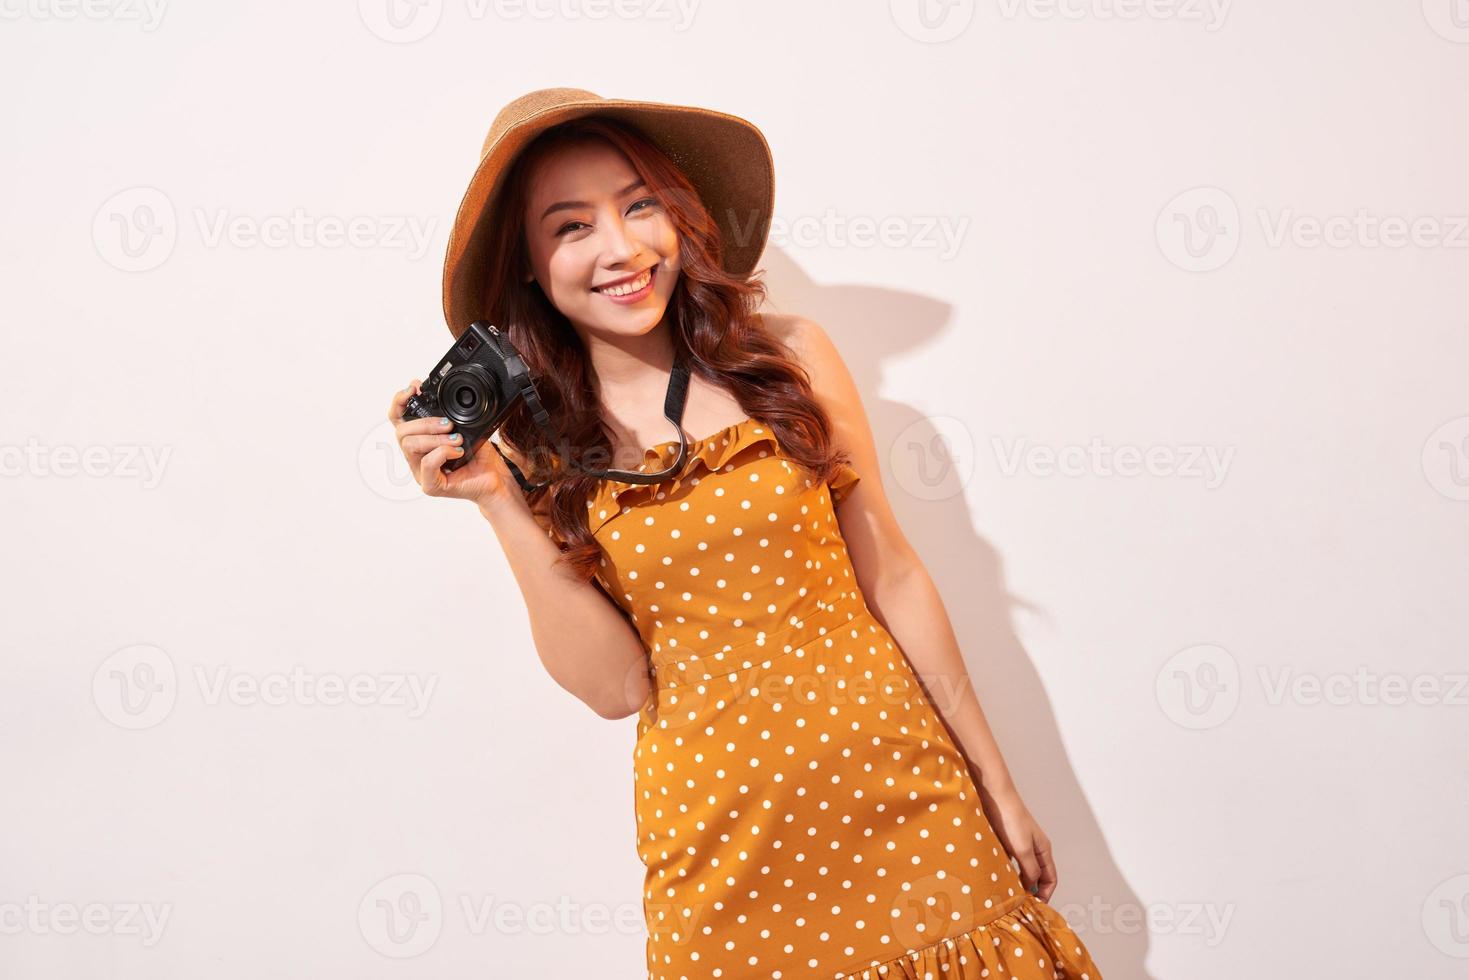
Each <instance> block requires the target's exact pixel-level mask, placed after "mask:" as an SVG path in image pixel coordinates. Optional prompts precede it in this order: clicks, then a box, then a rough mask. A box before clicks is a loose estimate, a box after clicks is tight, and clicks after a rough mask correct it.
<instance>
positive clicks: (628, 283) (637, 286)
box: [592, 265, 658, 296]
mask: <svg viewBox="0 0 1469 980" xmlns="http://www.w3.org/2000/svg"><path fill="white" fill-rule="evenodd" d="M657 271H658V267H657V266H656V265H655V266H649V267H648V268H646V269H644V270H643V271H642V272H640V273H638V274H637V275H636V276H633V277H632V278H631V279H625V280H623V281H622V282H618V283H612V284H611V285H608V286H593V287H592V292H594V293H601V294H603V295H604V296H629V295H631V294H633V293H636V292H639V291H641V290H643V289H646V288H647V286H648V284H649V283H651V282H652V281H653V276H654V274H655V273H656V272H657Z"/></svg>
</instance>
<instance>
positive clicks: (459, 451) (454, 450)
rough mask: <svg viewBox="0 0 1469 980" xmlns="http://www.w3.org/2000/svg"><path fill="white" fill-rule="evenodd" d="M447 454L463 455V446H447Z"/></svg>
mask: <svg viewBox="0 0 1469 980" xmlns="http://www.w3.org/2000/svg"><path fill="white" fill-rule="evenodd" d="M449 454H450V455H452V456H463V455H464V447H463V446H450V447H449Z"/></svg>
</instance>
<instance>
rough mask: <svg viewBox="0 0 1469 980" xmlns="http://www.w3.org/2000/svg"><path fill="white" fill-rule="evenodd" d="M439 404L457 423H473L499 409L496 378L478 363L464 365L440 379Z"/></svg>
mask: <svg viewBox="0 0 1469 980" xmlns="http://www.w3.org/2000/svg"><path fill="white" fill-rule="evenodd" d="M439 403H440V404H441V405H443V406H444V414H446V415H448V416H449V418H450V419H452V420H453V421H454V422H455V423H456V424H458V425H473V424H475V423H476V422H479V421H480V420H482V419H484V418H485V417H486V416H488V415H491V414H492V413H493V412H494V411H495V410H496V409H498V408H499V402H498V399H497V398H496V389H495V384H494V381H493V380H492V379H491V378H490V375H489V373H488V372H487V371H485V369H484V368H482V367H480V366H479V365H478V364H465V365H463V366H462V367H459V368H456V369H454V370H452V371H450V372H449V373H448V374H446V375H445V376H444V380H443V381H441V382H439Z"/></svg>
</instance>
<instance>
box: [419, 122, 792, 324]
mask: <svg viewBox="0 0 1469 980" xmlns="http://www.w3.org/2000/svg"><path fill="white" fill-rule="evenodd" d="M590 115H605V116H610V117H612V118H614V119H621V120H624V121H626V122H629V123H632V124H633V125H635V126H637V127H638V128H639V129H640V130H641V131H642V132H643V133H645V134H646V135H647V136H648V138H649V139H651V140H652V141H653V142H654V143H655V144H657V145H658V147H659V148H660V149H661V150H663V152H664V153H666V154H668V156H669V157H670V158H671V159H672V160H673V161H674V162H675V163H677V164H678V165H679V167H680V168H681V169H682V170H683V172H684V173H685V174H686V175H687V176H688V178H689V181H690V182H691V183H692V184H693V185H694V188H695V189H696V190H697V191H698V192H699V196H700V198H701V199H702V200H703V202H704V206H705V207H706V208H707V209H708V210H709V213H710V215H711V216H712V217H713V218H714V220H715V222H716V223H717V224H718V225H719V229H720V233H721V235H722V237H723V239H724V268H725V270H726V271H727V272H729V273H730V274H731V275H736V276H745V275H748V274H749V273H750V271H751V270H753V269H754V268H755V264H756V263H757V262H758V261H759V260H760V256H761V255H762V254H763V253H764V251H765V242H766V238H767V236H768V235H769V232H770V221H771V215H772V214H773V212H774V209H775V163H774V160H773V159H772V157H771V153H770V145H769V143H767V142H766V140H765V135H764V134H763V133H761V132H760V130H759V128H758V127H756V126H755V125H754V124H753V123H751V122H749V121H748V120H745V119H741V118H740V117H739V116H734V115H730V114H728V113H723V112H718V111H716V110H713V109H704V108H700V107H697V106H681V105H669V104H666V103H661V102H638V101H631V100H626V99H594V100H587V101H584V102H570V103H563V104H560V105H557V106H554V107H551V108H548V109H545V110H542V111H540V112H537V113H533V114H532V115H530V116H528V117H527V118H525V119H523V120H521V121H519V122H518V123H516V124H515V125H513V126H511V127H510V128H508V129H506V130H505V132H503V133H501V134H500V136H499V137H498V138H497V139H496V140H495V142H494V143H493V144H491V145H490V146H489V147H488V148H486V150H485V151H484V154H483V156H482V157H481V159H480V162H479V166H478V167H476V168H475V171H474V176H473V177H471V178H470V181H469V187H468V188H467V189H466V190H465V192H464V197H463V199H462V200H461V201H460V203H459V211H458V213H457V214H456V215H455V218H454V226H453V228H452V229H450V232H449V247H448V250H447V252H446V253H445V256H444V285H443V289H444V300H443V301H444V319H445V321H446V322H447V324H448V327H449V331H450V333H452V334H453V335H454V336H455V337H456V338H457V337H458V336H459V335H460V334H461V333H463V332H464V330H465V329H466V328H468V326H469V324H470V323H471V322H473V321H474V320H476V319H478V318H480V317H481V316H483V310H482V305H483V287H484V280H485V276H486V271H485V268H484V259H485V255H486V246H487V243H488V237H489V236H488V234H487V230H488V229H489V228H491V227H493V224H494V221H495V220H496V214H495V209H496V207H497V203H498V198H499V192H500V189H501V187H502V185H503V184H504V180H505V175H506V173H507V172H508V171H509V165H510V163H511V162H512V161H513V160H514V159H515V157H516V156H517V155H518V154H519V153H520V151H521V150H523V149H525V147H526V146H527V145H528V144H529V143H530V142H531V141H532V140H533V139H535V138H536V136H538V135H540V133H541V132H543V131H544V130H546V129H547V128H549V127H551V126H555V125H556V124H558V123H562V122H565V121H567V120H569V119H576V118H578V117H581V116H590Z"/></svg>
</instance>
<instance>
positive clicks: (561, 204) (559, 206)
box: [541, 177, 643, 221]
mask: <svg viewBox="0 0 1469 980" xmlns="http://www.w3.org/2000/svg"><path fill="white" fill-rule="evenodd" d="M642 186H643V178H641V177H639V178H638V179H637V180H635V181H633V182H632V183H631V184H628V185H627V186H626V187H624V188H623V189H622V190H620V191H618V192H617V196H618V197H626V196H627V195H628V194H631V193H632V192H633V191H635V190H637V189H638V188H639V187H642ZM589 207H591V205H590V204H588V203H587V202H586V201H557V202H556V203H555V204H553V205H551V206H550V207H549V208H547V209H546V210H545V211H543V212H541V220H542V221H545V220H546V219H547V218H549V217H550V216H551V212H552V211H567V210H570V209H571V208H589Z"/></svg>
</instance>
